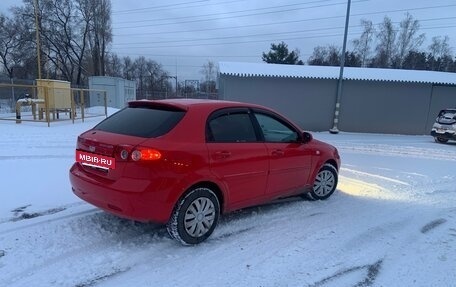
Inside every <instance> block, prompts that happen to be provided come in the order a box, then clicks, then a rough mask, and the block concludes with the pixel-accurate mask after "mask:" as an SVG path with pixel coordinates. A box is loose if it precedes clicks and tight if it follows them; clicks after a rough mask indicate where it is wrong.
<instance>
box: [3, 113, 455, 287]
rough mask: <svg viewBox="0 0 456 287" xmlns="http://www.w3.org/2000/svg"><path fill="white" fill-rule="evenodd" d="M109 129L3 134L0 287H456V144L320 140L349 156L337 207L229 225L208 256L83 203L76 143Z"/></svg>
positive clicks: (306, 206)
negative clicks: (75, 174) (73, 177)
mask: <svg viewBox="0 0 456 287" xmlns="http://www.w3.org/2000/svg"><path fill="white" fill-rule="evenodd" d="M101 119H102V118H101V117H100V118H92V119H88V120H86V122H85V123H81V122H80V121H78V122H77V123H76V124H74V125H73V124H71V122H57V123H51V127H50V128H48V127H47V125H46V124H44V123H30V122H24V123H22V124H20V125H18V124H15V123H14V122H7V121H0V286H5V287H6V286H8V287H9V286H71V287H74V286H78V287H82V286H315V287H317V286H322V287H323V286H324V287H326V286H456V169H455V166H456V144H454V143H449V144H446V145H442V144H437V143H434V141H433V139H432V138H431V137H430V136H401V135H378V134H351V133H340V134H338V135H330V134H329V133H314V136H315V137H316V138H318V139H322V140H324V141H327V142H330V143H332V144H334V145H335V146H337V147H338V148H339V151H340V154H341V156H342V163H343V165H342V168H341V172H340V182H339V186H338V190H337V191H336V193H335V194H334V195H333V196H332V197H331V198H330V199H329V200H327V201H322V202H310V201H305V200H302V199H299V198H295V199H288V200H284V201H281V202H278V203H274V204H269V205H266V206H261V207H255V208H251V209H246V210H242V211H239V212H235V213H233V214H229V215H227V216H224V217H222V219H221V222H220V224H219V226H218V227H217V228H216V230H215V232H214V234H213V235H212V237H211V238H210V239H209V240H208V241H207V242H205V243H203V244H201V245H198V246H193V247H183V246H181V245H179V244H178V243H176V242H175V241H173V240H171V239H170V238H168V236H167V234H166V230H165V228H163V227H162V226H157V225H153V224H143V223H135V222H132V221H128V220H124V219H119V218H117V217H115V216H112V215H110V214H107V213H105V212H102V211H100V210H98V209H96V208H94V207H92V206H90V205H88V204H86V203H84V202H82V201H81V200H79V199H78V198H77V197H76V196H74V195H73V194H72V192H71V189H70V185H69V181H68V169H69V168H70V166H71V164H72V163H73V160H74V147H75V142H76V137H77V135H78V134H79V133H81V132H82V131H84V130H86V129H88V128H90V127H92V126H93V125H94V124H95V123H96V122H97V121H99V120H101Z"/></svg>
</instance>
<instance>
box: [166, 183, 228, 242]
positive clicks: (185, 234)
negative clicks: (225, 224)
mask: <svg viewBox="0 0 456 287" xmlns="http://www.w3.org/2000/svg"><path fill="white" fill-rule="evenodd" d="M219 214H220V204H219V201H218V198H217V196H216V195H215V194H214V192H213V191H212V190H210V189H209V188H204V187H200V188H195V189H193V190H191V191H190V192H189V193H188V194H187V195H186V196H185V197H184V198H183V199H181V200H180V201H179V202H178V203H177V204H176V207H175V208H174V211H173V213H172V215H171V219H170V220H169V222H168V224H167V226H166V227H167V230H168V233H169V235H170V236H171V237H172V238H174V239H176V240H178V241H180V242H181V243H182V244H184V245H191V244H198V243H201V242H203V241H204V240H206V239H207V238H208V237H209V236H210V235H211V234H212V232H213V231H214V229H215V226H216V225H217V221H218V218H219Z"/></svg>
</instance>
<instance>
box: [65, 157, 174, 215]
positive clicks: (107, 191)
mask: <svg viewBox="0 0 456 287" xmlns="http://www.w3.org/2000/svg"><path fill="white" fill-rule="evenodd" d="M69 176H70V182H71V186H72V190H73V193H74V194H75V195H77V196H78V197H79V198H81V199H82V200H84V201H86V202H88V203H90V204H92V205H95V206H96V207H98V208H100V209H103V210H105V211H107V212H109V213H112V214H115V215H117V216H119V217H123V218H128V219H133V220H137V221H143V222H155V223H166V222H168V220H169V218H170V216H171V212H172V209H173V207H174V203H173V202H172V201H170V200H169V199H170V197H169V195H170V190H166V189H165V190H163V189H161V188H163V186H162V187H161V188H159V182H157V181H156V180H155V181H153V180H146V179H142V180H138V179H131V178H121V179H119V180H117V181H107V180H106V179H103V178H101V177H99V176H97V175H93V174H90V173H88V172H86V171H85V170H84V168H83V167H82V166H81V165H80V164H79V163H75V164H74V165H73V166H72V167H71V169H70V175H69Z"/></svg>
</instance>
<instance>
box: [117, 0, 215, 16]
mask: <svg viewBox="0 0 456 287" xmlns="http://www.w3.org/2000/svg"><path fill="white" fill-rule="evenodd" d="M209 1H210V0H198V1H188V2H180V3H175V4H167V5H159V6H151V7H144V8H137V9H128V10H118V11H113V12H112V14H129V13H135V12H137V11H140V12H144V11H147V10H156V9H159V10H161V9H163V8H170V7H177V6H182V5H188V4H195V3H201V2H209Z"/></svg>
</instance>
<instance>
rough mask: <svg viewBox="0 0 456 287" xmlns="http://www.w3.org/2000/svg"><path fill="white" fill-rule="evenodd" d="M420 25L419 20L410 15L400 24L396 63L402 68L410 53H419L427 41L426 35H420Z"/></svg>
mask: <svg viewBox="0 0 456 287" xmlns="http://www.w3.org/2000/svg"><path fill="white" fill-rule="evenodd" d="M419 28H420V24H419V22H418V20H414V19H413V16H412V15H410V14H409V13H407V14H406V17H405V19H404V20H402V21H401V23H400V29H399V35H398V37H397V55H396V62H397V63H398V64H399V65H400V68H402V64H403V62H404V60H405V57H406V56H407V55H408V54H409V52H410V51H417V50H418V48H419V47H420V46H421V45H422V44H423V41H424V39H425V36H424V34H419V35H418V31H419Z"/></svg>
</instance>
